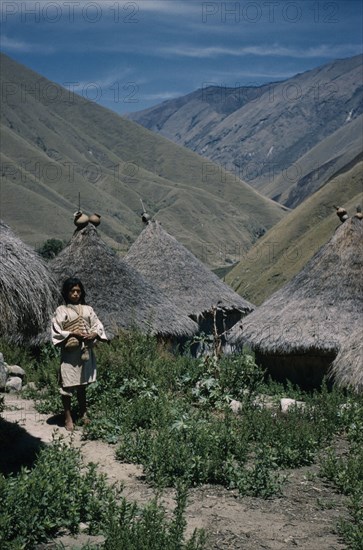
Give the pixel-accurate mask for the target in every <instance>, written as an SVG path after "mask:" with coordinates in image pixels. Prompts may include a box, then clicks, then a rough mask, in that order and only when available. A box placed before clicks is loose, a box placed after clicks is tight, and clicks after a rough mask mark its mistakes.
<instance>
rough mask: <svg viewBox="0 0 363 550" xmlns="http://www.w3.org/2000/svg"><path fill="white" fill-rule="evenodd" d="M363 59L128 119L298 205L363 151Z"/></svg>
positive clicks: (201, 93)
mask: <svg viewBox="0 0 363 550" xmlns="http://www.w3.org/2000/svg"><path fill="white" fill-rule="evenodd" d="M362 62H363V56H362V55H357V56H354V57H351V58H348V59H340V60H336V61H334V62H332V63H328V64H326V65H323V66H321V67H317V68H316V69H312V70H310V71H306V72H304V73H301V74H297V75H295V76H294V77H292V78H290V79H288V80H285V81H282V82H272V83H270V84H265V85H263V86H259V87H237V88H223V87H216V86H207V87H205V88H204V89H200V90H197V91H195V92H192V93H190V94H188V95H186V96H183V97H180V98H177V99H172V100H169V101H165V102H163V103H161V104H159V105H157V106H155V107H152V108H150V109H147V110H144V111H140V112H136V113H131V114H129V115H128V118H129V119H130V120H133V121H135V122H138V123H139V124H141V125H142V126H144V127H146V128H148V129H150V130H152V131H154V132H156V133H159V134H160V135H163V136H165V137H167V138H168V139H170V140H172V141H174V142H175V143H178V144H180V145H184V146H186V147H188V148H190V149H191V150H193V151H195V152H197V153H199V154H201V155H203V156H205V157H206V158H208V159H211V160H212V161H214V162H216V163H218V164H220V165H221V166H223V168H225V169H227V170H229V171H231V172H232V173H233V174H236V175H237V176H239V177H241V178H242V179H243V180H244V181H247V182H248V183H249V184H250V185H252V186H253V187H254V188H255V189H257V190H258V191H260V192H261V193H263V194H266V195H267V196H268V197H270V198H273V199H274V200H277V201H280V202H282V204H285V205H286V206H289V207H295V206H297V205H298V204H300V203H301V202H302V201H303V200H304V199H305V198H306V197H307V196H310V195H311V194H312V193H313V192H314V191H316V190H317V189H318V188H319V187H321V186H322V185H323V184H324V183H325V182H326V181H328V179H329V178H330V177H332V176H333V175H334V173H336V172H337V171H339V170H340V169H341V168H343V166H344V165H345V164H346V163H347V162H349V161H351V160H353V159H354V158H355V157H356V156H357V155H358V154H359V153H360V152H361V151H362V150H363V143H362V140H363V138H362V133H363V130H362V128H363V69H362ZM315 148H319V157H318V160H317V159H316V157H314V153H312V154H310V153H311V152H312V151H313V150H314V149H315ZM307 159H308V162H307ZM312 181H313V185H312Z"/></svg>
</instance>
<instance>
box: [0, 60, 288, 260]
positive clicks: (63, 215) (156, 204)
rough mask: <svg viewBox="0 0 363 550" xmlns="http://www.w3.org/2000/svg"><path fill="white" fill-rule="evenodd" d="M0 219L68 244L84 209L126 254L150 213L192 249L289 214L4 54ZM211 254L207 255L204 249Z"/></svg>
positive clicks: (25, 234) (210, 248)
mask: <svg viewBox="0 0 363 550" xmlns="http://www.w3.org/2000/svg"><path fill="white" fill-rule="evenodd" d="M1 79H2V102H1V103H2V108H1V142H2V148H1V168H2V169H1V176H2V179H1V195H0V199H1V210H0V215H1V217H2V218H3V219H4V221H5V222H6V223H8V224H9V225H10V226H11V227H12V228H13V229H14V230H15V231H16V232H17V233H18V234H19V236H20V237H21V238H22V239H23V240H24V241H25V242H27V243H29V244H32V245H39V244H40V243H42V242H43V241H44V240H45V239H48V238H52V237H55V238H59V239H64V240H68V239H69V237H70V236H71V233H72V231H73V228H74V226H73V223H72V222H73V213H74V212H75V211H76V210H77V208H78V193H79V192H80V193H81V206H82V209H83V210H84V211H85V212H87V213H92V212H98V213H99V214H101V216H102V224H101V226H100V229H101V233H102V236H103V238H104V239H105V240H106V241H108V242H109V244H111V245H112V246H114V247H115V248H117V249H119V250H120V252H121V253H124V252H125V251H126V250H127V249H128V248H129V246H130V243H131V242H132V241H133V240H134V239H135V238H136V237H137V235H138V234H139V232H140V230H141V222H140V220H139V216H138V214H139V213H140V211H141V205H140V198H142V199H143V201H144V203H145V205H146V206H147V208H148V210H149V212H150V214H152V215H156V216H157V218H158V220H159V221H161V222H162V223H163V224H164V226H165V229H166V230H167V231H169V232H170V233H171V234H172V235H175V236H176V237H177V238H178V239H179V240H180V241H181V242H183V244H185V245H186V246H187V247H188V248H189V249H190V250H191V251H192V252H193V253H194V254H196V255H197V256H199V257H200V258H201V259H202V260H204V261H207V262H208V263H209V264H210V265H223V264H224V263H225V258H224V255H223V254H221V252H220V250H223V249H224V245H225V243H230V242H235V243H238V244H239V246H244V247H246V248H249V247H250V246H251V245H252V244H253V243H254V242H255V241H256V239H257V238H258V236H260V235H261V234H263V233H264V232H265V231H267V230H268V229H269V228H270V227H272V226H273V225H275V224H276V223H277V222H278V221H280V220H281V219H282V218H283V217H284V216H285V214H286V208H282V207H281V206H280V205H278V204H277V203H275V202H273V201H271V200H270V199H267V198H264V197H262V196H261V195H260V194H259V193H257V192H256V191H254V190H253V189H252V188H251V187H250V186H248V185H247V184H245V183H244V182H243V181H241V180H240V179H238V178H236V177H235V176H234V175H232V174H228V173H227V172H225V171H224V170H223V169H222V168H221V167H219V166H217V165H215V164H213V163H212V162H211V161H206V160H205V159H202V158H201V157H200V156H198V155H197V154H195V153H193V152H191V151H189V150H187V149H185V148H183V147H180V146H177V145H175V144H174V143H172V142H171V141H168V140H167V139H165V138H163V137H160V136H156V135H155V134H153V133H152V132H150V131H149V130H146V129H144V128H142V127H140V126H139V125H138V124H136V123H134V122H131V121H129V120H126V119H124V118H122V117H120V116H118V115H117V114H115V113H114V112H112V111H110V110H107V109H105V108H103V107H100V106H99V105H97V104H96V103H94V102H90V101H88V100H86V99H84V98H83V97H80V96H77V95H75V94H73V93H72V92H71V91H70V90H67V89H65V88H62V87H60V86H58V85H57V84H54V83H52V82H50V81H48V80H46V79H45V78H43V77H41V76H40V75H38V74H36V73H34V72H33V71H31V70H29V69H27V68H26V67H24V66H22V65H19V64H18V63H16V62H15V61H13V60H11V59H10V58H9V57H7V56H1ZM206 251H207V253H206Z"/></svg>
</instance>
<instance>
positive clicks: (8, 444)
mask: <svg viewBox="0 0 363 550" xmlns="http://www.w3.org/2000/svg"><path fill="white" fill-rule="evenodd" d="M5 404H6V409H5V411H4V413H3V415H2V416H3V419H4V421H5V424H6V425H7V426H8V430H9V433H10V431H11V429H12V428H14V423H16V424H17V426H18V427H17V428H16V430H15V432H14V430H13V432H14V433H15V435H14V434H13V435H12V436H11V437H9V438H8V441H6V439H5V451H4V452H3V451H2V453H1V466H2V467H3V468H4V464H5V466H6V465H8V466H9V465H13V464H15V463H16V462H17V461H19V460H20V461H23V462H24V457H25V456H28V455H29V456H31V454H32V452H33V451H34V452H36V450H37V449H38V448H39V445H40V444H42V443H49V442H50V441H52V438H53V434H54V432H56V433H59V434H61V435H62V436H63V437H64V438H65V439H66V440H69V441H71V439H72V441H73V443H72V444H73V445H74V446H75V447H78V448H80V449H81V452H82V456H83V459H84V461H85V463H87V462H90V461H92V462H95V463H97V464H98V468H99V471H101V472H104V473H106V474H107V476H108V477H109V479H110V481H111V482H114V481H122V482H123V484H124V487H125V488H124V496H125V497H126V498H127V499H129V500H135V501H137V502H138V503H140V504H143V503H146V502H148V501H149V500H150V499H151V498H153V496H154V491H153V489H152V488H150V487H149V486H148V485H147V483H145V481H144V480H143V475H142V468H141V467H139V466H136V465H133V464H120V463H119V462H117V461H116V460H115V458H114V452H115V447H114V446H113V445H108V444H106V443H103V442H100V441H82V430H81V429H76V430H75V432H74V434H73V436H71V435H70V434H69V433H68V432H67V431H66V430H65V429H64V428H62V427H59V426H57V425H54V424H53V425H52V424H50V423H49V416H48V415H43V414H39V413H38V412H36V410H35V408H34V404H33V402H32V401H30V400H25V399H22V398H21V397H18V396H14V395H6V397H5ZM0 442H1V441H0ZM2 443H4V442H2ZM5 469H6V468H5ZM316 472H317V468H316V467H315V466H311V467H306V468H301V469H299V470H292V471H291V472H289V478H288V481H287V483H286V485H285V489H284V496H283V497H282V498H279V499H275V500H261V499H256V498H250V497H243V498H241V497H239V495H238V493H237V492H236V491H227V490H226V489H224V488H223V487H219V486H211V485H204V486H202V487H199V488H195V489H192V490H191V491H190V497H189V505H188V509H187V521H188V528H187V535H190V534H191V533H192V531H193V530H194V529H195V528H204V529H205V530H206V531H207V532H208V534H209V540H208V543H207V550H217V549H231V550H232V549H233V550H237V549H244V550H266V549H267V550H280V549H281V550H282V549H283V550H290V549H294V548H299V549H301V550H343V549H344V548H346V547H345V545H344V544H342V542H341V541H340V540H339V537H338V536H337V535H336V534H334V531H335V525H336V523H337V520H338V518H340V517H342V516H343V515H344V497H342V496H341V495H337V494H335V493H333V492H332V491H331V490H330V488H328V487H326V486H325V485H324V484H323V483H322V482H321V480H320V479H319V478H318V477H316ZM173 497H174V492H173V490H167V491H165V493H164V494H163V503H164V505H165V506H166V508H167V509H170V510H172V509H173V507H174V505H175V502H174V498H173ZM88 540H89V541H90V542H97V541H99V540H100V539H99V538H98V539H95V538H92V537H88V536H86V535H82V536H80V537H77V539H74V538H71V537H67V536H64V537H62V538H61V539H59V541H58V542H62V543H63V544H64V545H65V547H66V548H79V547H80V546H81V545H82V544H85V542H87V541H88ZM52 547H54V545H52V544H49V545H45V546H44V545H43V546H42V548H52ZM165 550H167V549H165Z"/></svg>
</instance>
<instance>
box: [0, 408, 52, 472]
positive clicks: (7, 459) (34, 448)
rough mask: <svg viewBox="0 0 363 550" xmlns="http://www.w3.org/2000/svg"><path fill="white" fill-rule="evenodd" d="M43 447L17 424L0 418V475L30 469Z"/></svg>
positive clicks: (37, 438) (43, 445) (38, 439)
mask: <svg viewBox="0 0 363 550" xmlns="http://www.w3.org/2000/svg"><path fill="white" fill-rule="evenodd" d="M45 445H46V444H45V443H44V442H42V441H41V439H40V438H39V437H34V436H32V435H30V434H29V433H28V432H27V431H26V430H25V429H24V428H22V427H21V426H19V424H17V423H14V422H8V421H7V420H4V419H3V418H0V473H2V474H4V475H6V476H8V475H11V474H17V473H18V472H19V471H20V470H21V468H22V467H24V466H26V467H28V468H31V467H32V466H33V464H34V462H35V460H36V457H37V455H38V453H39V451H40V450H41V449H42V448H44V447H45Z"/></svg>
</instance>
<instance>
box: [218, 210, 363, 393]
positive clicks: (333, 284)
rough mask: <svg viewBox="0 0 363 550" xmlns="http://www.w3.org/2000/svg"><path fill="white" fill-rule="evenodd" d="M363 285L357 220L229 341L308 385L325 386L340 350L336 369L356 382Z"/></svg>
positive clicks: (362, 242)
mask: <svg viewBox="0 0 363 550" xmlns="http://www.w3.org/2000/svg"><path fill="white" fill-rule="evenodd" d="M362 283H363V223H362V221H361V220H359V219H357V218H351V219H348V220H347V221H346V222H345V223H344V224H342V225H341V226H339V227H338V228H337V230H336V232H335V234H334V235H333V237H332V238H331V239H330V241H329V242H328V243H327V244H326V245H324V246H323V247H322V248H321V249H320V250H319V251H318V252H317V253H316V254H315V256H314V257H313V258H312V259H311V260H310V261H309V262H308V263H307V264H306V266H305V267H304V268H303V269H302V271H300V273H299V274H298V275H296V276H295V277H294V278H293V279H292V280H291V281H290V282H289V283H287V284H286V285H285V286H284V287H283V288H281V289H280V290H278V291H277V292H275V293H274V294H273V295H272V296H271V297H270V298H269V299H268V300H266V301H265V302H264V303H263V304H262V305H261V306H260V307H258V308H257V309H256V311H254V312H253V313H252V314H251V315H249V316H248V317H247V318H246V319H245V320H243V322H242V323H239V324H238V325H236V327H234V328H233V329H232V330H231V331H230V334H229V336H228V341H229V343H230V344H231V345H233V346H234V347H236V348H240V347H242V346H243V345H244V344H248V345H249V346H250V347H251V348H252V349H253V350H254V351H255V353H256V360H257V362H258V363H260V364H261V365H262V366H264V367H266V368H267V369H268V371H269V372H270V373H271V374H272V375H274V376H276V377H277V378H279V379H286V378H288V379H290V380H292V381H293V382H296V383H299V384H301V385H303V386H315V385H317V384H319V382H320V381H321V379H322V376H323V375H325V374H327V373H328V372H329V371H330V368H331V365H332V363H333V362H334V360H336V358H337V355H338V354H339V352H340V360H339V362H338V365H339V366H336V367H335V373H336V374H337V373H339V378H340V380H341V381H344V383H345V384H347V382H348V379H349V378H350V377H352V383H353V385H354V380H353V379H354V378H356V379H358V378H359V379H360V380H362V374H361V373H360V374H358V371H359V370H360V367H359V365H358V361H359V359H358V358H357V361H356V363H355V364H356V366H355V367H354V368H352V369H350V367H349V365H348V363H347V364H346V365H345V363H344V361H345V359H344V358H346V357H347V354H348V350H349V348H350V343H349V342H350V337H351V334H359V331H360V330H361V327H362V326H363V294H362V288H363V285H362ZM344 349H345V350H346V351H345V352H343V350H344ZM358 356H359V351H358ZM336 365H337V364H336ZM349 369H350V370H349ZM345 370H346V372H345ZM349 372H350V374H348V373H349Z"/></svg>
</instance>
